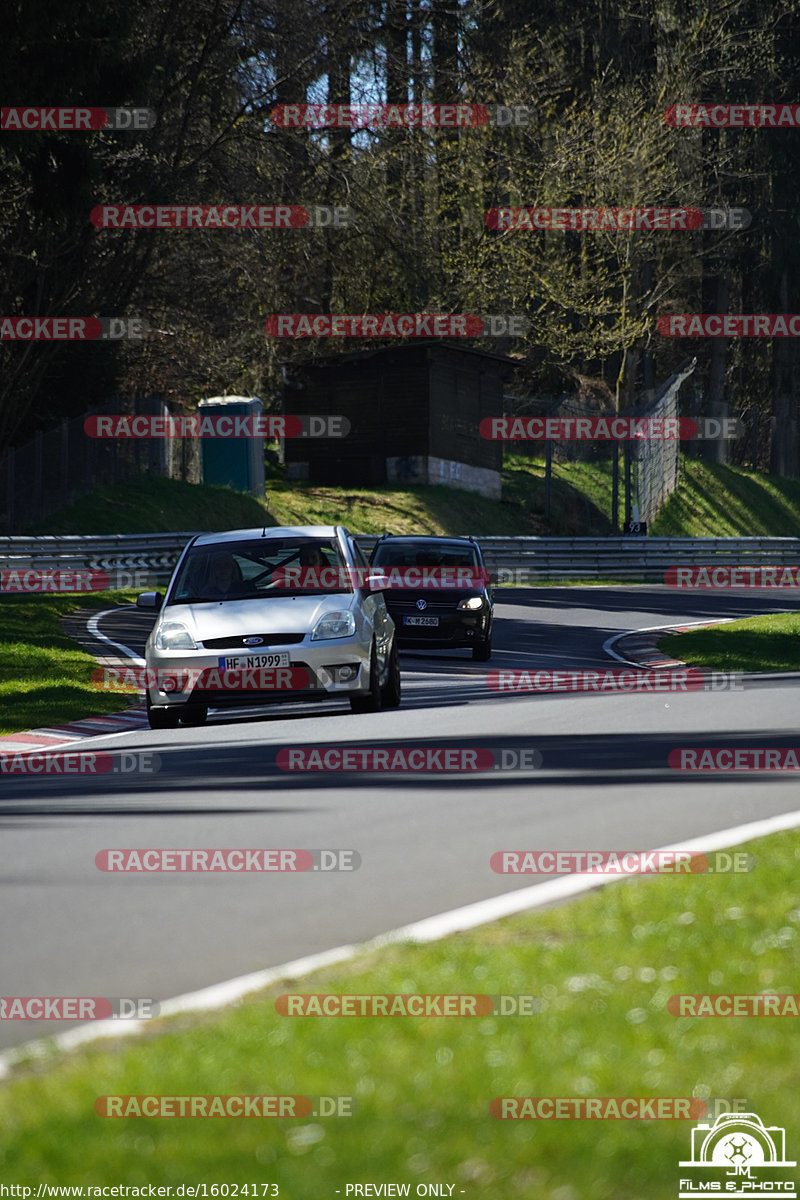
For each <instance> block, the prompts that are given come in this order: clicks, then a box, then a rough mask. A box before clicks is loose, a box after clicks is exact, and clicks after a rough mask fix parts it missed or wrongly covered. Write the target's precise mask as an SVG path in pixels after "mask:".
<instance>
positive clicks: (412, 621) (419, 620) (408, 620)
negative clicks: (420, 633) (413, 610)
mask: <svg viewBox="0 0 800 1200" xmlns="http://www.w3.org/2000/svg"><path fill="white" fill-rule="evenodd" d="M403 624H404V625H424V626H425V627H426V628H431V627H432V626H434V625H438V624H439V618H438V617H403Z"/></svg>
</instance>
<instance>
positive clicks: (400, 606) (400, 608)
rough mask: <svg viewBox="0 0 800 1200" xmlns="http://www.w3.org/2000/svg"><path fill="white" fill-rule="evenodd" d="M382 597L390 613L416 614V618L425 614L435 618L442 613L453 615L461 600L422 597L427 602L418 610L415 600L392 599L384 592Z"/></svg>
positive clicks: (456, 598)
mask: <svg viewBox="0 0 800 1200" xmlns="http://www.w3.org/2000/svg"><path fill="white" fill-rule="evenodd" d="M384 597H385V599H386V607H387V608H388V609H389V611H390V612H397V613H409V614H411V613H416V614H417V616H420V615H424V614H426V613H427V615H428V616H430V617H437V616H440V615H441V614H442V613H451V614H455V612H456V611H457V608H458V601H459V600H460V599H461V597H460V596H456V597H455V598H454V599H452V600H434V599H433V597H432V596H430V595H428V596H425V597H423V599H425V600H426V601H427V604H426V606H425V608H423V609H419V608H417V602H416V599H413V600H410V599H405V598H403V599H400V597H399V596H398V597H394V596H391V595H387V593H385V592H384Z"/></svg>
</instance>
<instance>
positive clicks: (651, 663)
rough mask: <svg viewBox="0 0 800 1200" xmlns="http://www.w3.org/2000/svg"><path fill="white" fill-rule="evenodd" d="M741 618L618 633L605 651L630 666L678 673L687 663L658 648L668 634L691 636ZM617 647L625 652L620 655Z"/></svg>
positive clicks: (726, 618)
mask: <svg viewBox="0 0 800 1200" xmlns="http://www.w3.org/2000/svg"><path fill="white" fill-rule="evenodd" d="M738 620H739V618H738V617H717V618H716V619H715V620H713V621H690V622H689V623H688V624H685V623H684V624H683V625H650V626H648V627H647V628H646V629H635V630H632V631H628V632H625V633H615V634H614V636H613V637H610V638H607V639H606V640H605V641H604V642H603V649H604V650H605V652H606V654H608V655H610V656H611V658H615V659H616V660H617V662H621V663H625V664H626V665H627V666H629V667H647V668H649V669H650V670H655V671H661V670H664V669H672V670H675V669H676V668H679V667H685V666H686V663H685V662H682V661H681V659H679V658H671V657H670V656H669V655H668V654H664V653H663V652H662V651H661V650H659V648H658V643H659V641H660V640H661V638H662V637H663V636H664V634H667V633H688V632H689V631H690V630H691V629H706V628H710V627H712V626H713V625H726V624H728V623H729V622H730V621H738ZM615 646H618V648H619V649H620V650H621V651H622V654H618V653H617V651H616V650H615V649H614V647H615Z"/></svg>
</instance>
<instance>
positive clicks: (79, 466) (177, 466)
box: [0, 396, 201, 534]
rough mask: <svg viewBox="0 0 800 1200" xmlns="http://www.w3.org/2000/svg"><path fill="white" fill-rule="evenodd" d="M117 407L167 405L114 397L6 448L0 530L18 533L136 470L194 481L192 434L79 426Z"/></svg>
mask: <svg viewBox="0 0 800 1200" xmlns="http://www.w3.org/2000/svg"><path fill="white" fill-rule="evenodd" d="M123 412H124V413H127V414H129V415H131V416H134V415H137V416H138V415H140V414H144V415H148V416H164V415H167V414H168V413H169V409H168V407H167V405H166V403H165V402H164V401H163V400H162V399H161V397H159V396H146V397H137V399H136V400H135V401H134V402H133V403H132V402H131V401H125V402H123V401H121V400H119V399H115V400H112V401H110V402H109V403H107V404H104V405H103V407H102V409H100V408H97V409H92V410H90V411H89V412H86V413H83V414H82V415H81V416H80V417H73V418H72V419H70V420H64V421H62V422H61V423H60V424H59V425H57V426H56V427H55V428H53V429H48V430H46V431H45V432H43V433H38V434H37V435H36V436H35V437H34V438H33V440H32V441H30V442H27V443H25V444H24V445H22V446H17V447H15V448H14V449H12V450H11V451H9V453H8V454H7V455H6V456H5V458H3V459H2V460H0V531H2V532H4V533H7V534H13V533H24V532H25V531H26V530H27V529H28V528H29V527H31V526H33V525H35V524H36V522H38V521H41V520H43V519H44V518H45V517H48V516H50V514H51V513H54V512H57V511H58V510H59V509H61V508H65V507H66V506H67V505H69V504H72V503H74V501H75V500H77V499H79V497H81V496H85V495H87V494H88V493H89V492H93V491H94V490H95V488H98V487H102V486H104V485H106V484H111V483H119V482H121V481H123V480H126V479H131V478H133V477H135V476H137V475H146V474H150V475H160V476H166V477H167V478H170V479H183V480H187V481H188V482H190V483H199V482H200V480H201V463H200V444H199V442H198V441H197V440H195V439H190V438H138V437H132V438H108V439H106V438H92V437H89V436H87V434H86V433H85V432H84V421H85V420H86V418H87V417H91V416H95V415H99V414H100V413H102V414H104V415H105V414H111V415H114V416H117V415H120V414H121V413H123Z"/></svg>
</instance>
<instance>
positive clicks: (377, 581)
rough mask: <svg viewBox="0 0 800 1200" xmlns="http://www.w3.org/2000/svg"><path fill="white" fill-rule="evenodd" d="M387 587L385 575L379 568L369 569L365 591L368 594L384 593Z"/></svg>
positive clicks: (387, 581) (387, 582)
mask: <svg viewBox="0 0 800 1200" xmlns="http://www.w3.org/2000/svg"><path fill="white" fill-rule="evenodd" d="M388 586H389V580H388V578H387V577H386V573H385V572H384V571H381V570H380V568H373V567H370V570H369V574H368V575H367V580H366V585H365V591H368V592H384V591H385V590H386V589H387V588H388Z"/></svg>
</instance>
